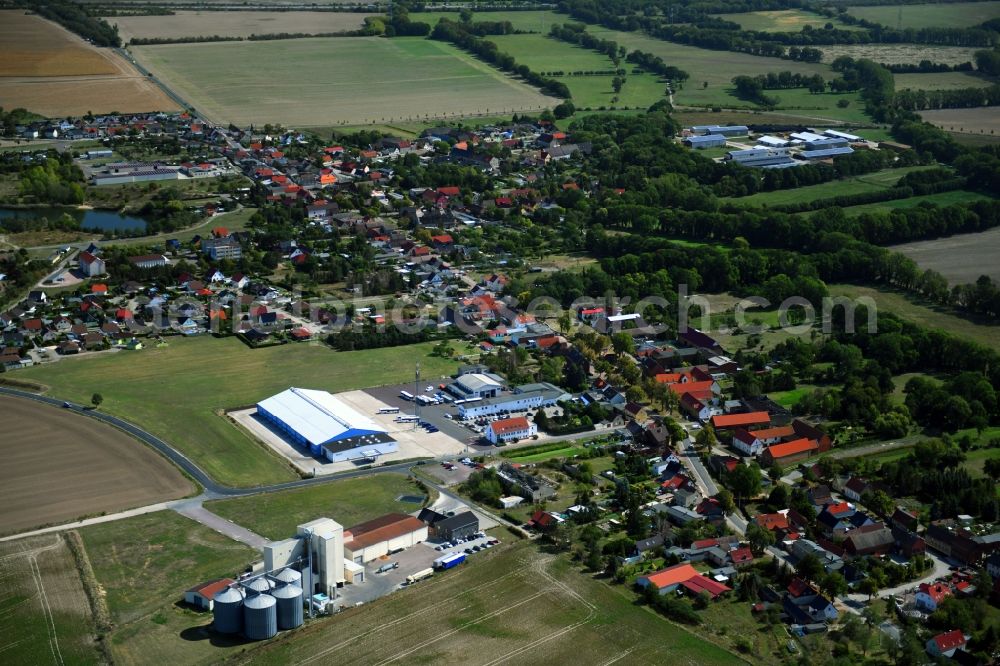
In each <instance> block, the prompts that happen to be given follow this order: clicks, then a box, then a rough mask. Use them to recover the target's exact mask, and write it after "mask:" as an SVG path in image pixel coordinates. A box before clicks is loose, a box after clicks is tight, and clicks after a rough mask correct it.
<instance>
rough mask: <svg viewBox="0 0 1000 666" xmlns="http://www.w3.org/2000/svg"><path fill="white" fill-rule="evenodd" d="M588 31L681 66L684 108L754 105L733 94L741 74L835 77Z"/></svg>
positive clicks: (790, 64) (815, 67) (633, 35)
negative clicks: (685, 77) (735, 80)
mask: <svg viewBox="0 0 1000 666" xmlns="http://www.w3.org/2000/svg"><path fill="white" fill-rule="evenodd" d="M588 32H590V33H592V34H593V35H595V36H597V37H600V38H602V39H610V40H613V41H615V42H617V43H618V44H619V45H621V46H624V47H625V48H627V49H628V50H630V51H635V50H639V51H645V52H647V53H652V54H653V55H657V56H660V57H661V58H663V60H664V61H666V63H667V64H668V65H673V66H675V67H679V68H680V69H683V70H684V71H686V72H687V73H688V74H690V77H691V78H690V79H688V80H687V81H686V82H685V83H684V86H683V88H681V89H679V90H677V91H675V93H674V101H675V103H676V104H677V105H682V106H683V105H690V106H713V105H720V106H725V107H729V108H732V107H748V106H754V105H752V104H750V103H748V102H745V101H743V100H741V99H738V98H737V97H735V96H734V95H733V85H732V80H733V77H735V76H739V75H741V74H746V75H748V76H756V75H757V74H766V73H767V72H771V71H773V72H781V71H790V72H796V73H802V74H819V75H820V76H822V77H823V78H826V79H829V78H832V75H833V72H832V71H831V70H830V68H829V67H828V66H826V65H822V64H819V63H806V62H795V61H792V60H781V59H779V58H764V57H760V56H752V55H745V54H740V56H739V57H738V58H733V57H732V54H731V53H727V52H725V51H711V50H709V49H701V48H698V47H696V46H685V45H683V44H674V43H672V42H667V41H664V40H662V39H655V38H653V37H648V36H646V35H643V34H640V33H638V32H622V31H619V30H607V29H604V28H596V27H590V28H588ZM706 83H707V84H708V85H707V86H706V85H705V84H706ZM780 92H784V91H780ZM779 96H780V95H779ZM814 115H815V114H814Z"/></svg>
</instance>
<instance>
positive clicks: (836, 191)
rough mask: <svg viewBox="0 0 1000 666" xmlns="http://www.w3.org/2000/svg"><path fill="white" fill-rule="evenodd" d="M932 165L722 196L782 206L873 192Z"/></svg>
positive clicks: (739, 201) (752, 203)
mask: <svg viewBox="0 0 1000 666" xmlns="http://www.w3.org/2000/svg"><path fill="white" fill-rule="evenodd" d="M929 168H931V167H919V166H917V167H904V168H902V169H883V170H882V171H877V172H875V173H870V174H865V175H863V176H853V177H851V178H844V179H842V180H833V181H830V182H827V183H820V184H818V185H806V186H805V187H796V188H794V189H790V190H777V191H774V192H758V193H757V194H751V195H750V196H748V197H739V198H735V199H725V201H727V202H730V203H736V204H739V205H741V206H764V207H767V206H784V205H788V204H797V203H801V202H804V201H815V200H817V199H829V198H830V197H838V196H843V195H849V194H862V193H864V192H875V191H878V190H885V189H888V188H890V187H892V186H894V185H895V184H896V183H897V181H899V179H900V178H902V177H903V176H905V175H906V174H908V173H912V172H914V171H924V170H927V169H929Z"/></svg>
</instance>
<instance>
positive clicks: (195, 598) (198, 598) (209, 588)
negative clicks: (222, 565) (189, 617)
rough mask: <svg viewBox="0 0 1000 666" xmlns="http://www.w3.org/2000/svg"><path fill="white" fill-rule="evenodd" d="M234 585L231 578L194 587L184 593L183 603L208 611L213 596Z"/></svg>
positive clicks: (218, 579) (212, 601) (211, 605)
mask: <svg viewBox="0 0 1000 666" xmlns="http://www.w3.org/2000/svg"><path fill="white" fill-rule="evenodd" d="M233 583H234V581H233V579H232V578H217V579H216V580H210V581H208V582H206V583H202V584H201V585H195V586H194V587H192V588H191V589H190V590H187V591H186V592H184V601H185V602H186V603H188V604H191V605H192V606H194V607H195V608H198V609H200V610H206V611H210V610H212V607H213V605H214V599H215V595H216V594H218V593H219V592H221V591H222V590H224V589H226V588H227V587H229V586H230V585H232V584H233Z"/></svg>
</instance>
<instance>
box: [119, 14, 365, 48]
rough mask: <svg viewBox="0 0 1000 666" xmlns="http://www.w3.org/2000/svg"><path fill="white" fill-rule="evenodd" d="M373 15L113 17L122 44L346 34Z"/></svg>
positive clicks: (174, 15)
mask: <svg viewBox="0 0 1000 666" xmlns="http://www.w3.org/2000/svg"><path fill="white" fill-rule="evenodd" d="M366 16H371V14H361V13H354V12H267V11H262V12H253V11H250V12H243V11H239V12H213V11H178V12H174V14H173V15H171V16H114V17H111V18H109V19H107V20H108V23H110V24H112V25H117V26H118V33H119V34H120V35H121V37H122V41H123V42H128V41H130V40H132V39H135V38H140V39H150V38H160V39H173V38H177V37H209V36H215V35H219V36H221V37H249V36H250V35H265V34H273V33H279V32H287V33H305V34H317V33H325V32H346V31H348V30H357V29H358V28H360V27H361V26H363V25H364V22H365V17H366Z"/></svg>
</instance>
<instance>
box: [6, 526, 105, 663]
mask: <svg viewBox="0 0 1000 666" xmlns="http://www.w3.org/2000/svg"><path fill="white" fill-rule="evenodd" d="M66 538H67V537H65V536H64V535H61V534H49V535H45V536H40V537H33V538H29V539H18V540H16V541H8V542H4V543H0V655H3V662H4V663H6V664H94V663H99V662H100V661H101V660H100V657H99V655H98V652H97V649H96V647H95V643H94V636H93V631H92V629H91V627H92V624H93V621H92V615H91V611H90V605H89V603H88V601H87V596H86V593H85V592H84V590H83V584H82V583H81V582H80V575H79V573H78V572H77V569H76V563H75V561H74V560H73V554H72V552H71V551H70V549H69V547H68V546H67V545H66Z"/></svg>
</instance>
